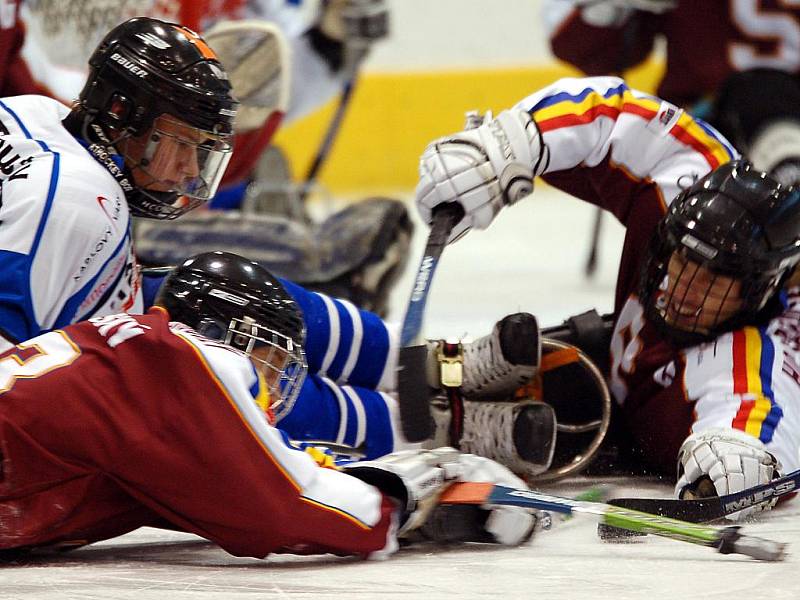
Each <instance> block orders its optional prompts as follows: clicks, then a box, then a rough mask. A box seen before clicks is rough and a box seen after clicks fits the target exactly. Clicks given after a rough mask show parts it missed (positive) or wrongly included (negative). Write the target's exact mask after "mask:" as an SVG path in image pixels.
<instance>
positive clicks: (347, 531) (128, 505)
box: [0, 309, 395, 557]
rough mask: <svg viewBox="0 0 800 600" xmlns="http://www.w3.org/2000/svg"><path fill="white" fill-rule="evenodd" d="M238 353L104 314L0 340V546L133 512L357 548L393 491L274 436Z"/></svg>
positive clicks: (106, 525) (132, 522)
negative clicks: (7, 344)
mask: <svg viewBox="0 0 800 600" xmlns="http://www.w3.org/2000/svg"><path fill="white" fill-rule="evenodd" d="M261 383H262V379H261V377H260V376H258V374H257V373H256V371H255V369H254V368H253V366H252V363H251V362H250V360H249V359H248V358H247V357H246V356H244V355H243V354H241V353H239V352H237V351H235V350H232V349H231V348H229V347H227V346H224V345H222V344H220V343H216V342H212V341H210V340H206V339H204V338H201V337H199V336H197V334H195V333H194V332H192V331H191V330H188V329H187V328H185V327H183V326H181V325H178V324H175V323H172V324H170V323H168V317H167V315H166V313H165V312H164V311H163V310H161V309H153V310H152V311H151V312H150V313H149V314H148V315H144V316H129V315H113V316H110V317H104V318H100V319H94V320H92V321H89V322H83V323H80V324H77V325H72V326H69V327H67V328H65V329H64V330H56V331H53V332H50V333H47V334H44V335H42V336H39V337H37V338H34V339H32V340H30V341H28V342H26V343H24V344H21V345H19V346H17V347H16V348H14V349H11V350H9V351H8V352H6V353H4V354H2V355H0V392H1V393H0V449H1V450H2V479H0V548H16V547H25V546H41V545H49V544H81V543H88V542H93V541H97V540H101V539H106V538H109V537H113V536H116V535H120V534H123V533H125V532H128V531H131V530H133V529H136V528H138V527H140V526H144V525H151V526H159V525H163V526H166V527H170V528H176V529H180V530H183V531H187V532H191V533H195V534H197V535H199V536H202V537H204V538H207V539H209V540H211V541H213V542H216V543H217V544H219V545H220V546H221V547H222V548H224V549H225V550H227V551H228V552H230V553H232V554H235V555H241V556H255V557H263V556H265V555H266V554H268V553H270V552H275V551H279V550H281V549H286V548H290V549H292V550H293V551H299V552H303V553H305V552H333V553H339V554H368V553H370V552H373V551H378V550H382V549H384V548H385V547H386V546H387V543H391V544H394V543H395V542H394V539H393V538H392V537H391V533H390V532H391V530H392V529H391V527H390V524H391V521H392V520H393V515H392V511H393V508H392V507H393V503H392V502H391V501H389V500H388V499H386V498H385V497H383V496H382V495H381V493H380V492H379V491H378V490H377V489H375V488H373V487H371V486H369V485H367V484H365V483H363V482H362V481H360V480H357V479H355V478H353V477H350V476H348V475H346V474H344V473H343V472H340V471H338V470H335V469H330V468H322V467H320V466H319V465H318V464H317V463H316V462H314V460H312V458H311V456H310V455H309V454H307V453H305V452H303V451H300V450H297V449H295V448H293V447H291V446H290V444H289V443H288V442H287V441H286V439H285V437H284V435H283V433H282V432H281V431H279V430H277V429H275V428H273V427H271V426H270V425H269V424H268V422H267V420H266V418H265V416H264V411H263V410H262V408H261V407H260V406H259V403H260V404H262V405H263V404H265V402H266V397H265V394H266V392H265V391H264V387H262V384H261Z"/></svg>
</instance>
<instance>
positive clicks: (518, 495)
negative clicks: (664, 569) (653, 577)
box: [440, 483, 786, 561]
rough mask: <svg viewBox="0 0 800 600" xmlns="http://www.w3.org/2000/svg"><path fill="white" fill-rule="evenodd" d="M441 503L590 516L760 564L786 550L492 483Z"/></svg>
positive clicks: (455, 491) (456, 491) (730, 530)
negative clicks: (490, 505) (742, 556)
mask: <svg viewBox="0 0 800 600" xmlns="http://www.w3.org/2000/svg"><path fill="white" fill-rule="evenodd" d="M440 503H442V504H498V505H509V506H522V507H527V508H535V509H539V510H547V511H552V512H558V513H564V514H568V515H572V514H588V515H591V516H592V517H593V518H594V519H595V520H596V521H597V522H598V523H600V524H603V525H610V526H612V527H618V528H621V529H627V530H630V531H635V532H638V533H649V534H652V535H658V536H661V537H666V538H669V539H673V540H679V541H684V542H689V543H692V544H699V545H701V546H708V547H711V548H716V549H717V551H718V552H720V553H722V554H744V555H746V556H750V557H751V558H755V559H757V560H766V561H778V560H782V559H783V556H784V553H785V547H786V544H783V543H781V542H774V541H771V540H766V539H763V538H758V537H753V536H748V535H744V534H742V533H740V532H739V527H737V526H731V527H723V528H717V527H709V526H707V525H698V524H696V523H687V522H686V521H678V520H677V519H670V518H667V517H660V516H658V515H652V514H648V513H643V512H640V511H636V510H629V509H627V508H620V507H618V506H612V505H610V504H603V503H600V502H585V501H580V500H572V499H570V498H563V497H561V496H551V495H548V494H542V493H539V492H534V491H530V490H524V489H515V488H511V487H506V486H502V485H493V484H491V483H456V484H454V485H452V486H450V488H448V489H447V490H445V492H444V494H443V495H442V497H441V499H440Z"/></svg>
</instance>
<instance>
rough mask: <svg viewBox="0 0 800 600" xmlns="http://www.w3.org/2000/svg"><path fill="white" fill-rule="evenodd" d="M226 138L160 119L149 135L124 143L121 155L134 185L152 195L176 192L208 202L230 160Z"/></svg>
mask: <svg viewBox="0 0 800 600" xmlns="http://www.w3.org/2000/svg"><path fill="white" fill-rule="evenodd" d="M230 150H231V149H230V144H229V143H228V139H227V137H226V136H216V135H213V134H211V133H209V132H207V131H203V130H201V129H197V128H196V127H192V126H191V125H189V124H187V123H185V122H184V121H181V120H180V119H177V118H176V117H173V116H171V115H161V116H160V117H158V118H157V119H156V120H155V121H154V123H153V127H152V128H151V129H150V131H149V132H147V133H146V134H143V135H141V136H139V137H135V138H129V139H127V140H125V146H124V149H123V151H124V154H125V159H126V161H127V163H128V166H129V167H130V168H131V171H132V173H133V180H134V182H135V183H136V185H137V186H138V187H140V188H143V189H145V190H149V191H153V192H178V193H180V194H185V195H187V196H190V197H197V198H203V199H208V198H209V197H211V196H213V194H214V192H215V191H216V186H217V184H218V183H219V179H221V177H222V174H223V173H224V171H225V167H226V166H227V163H228V160H229V158H230Z"/></svg>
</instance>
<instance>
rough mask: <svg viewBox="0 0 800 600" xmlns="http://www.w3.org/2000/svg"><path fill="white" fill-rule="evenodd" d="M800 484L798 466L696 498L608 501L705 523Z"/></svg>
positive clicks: (781, 493)
mask: <svg viewBox="0 0 800 600" xmlns="http://www.w3.org/2000/svg"><path fill="white" fill-rule="evenodd" d="M799 485H800V470H798V471H793V472H792V473H789V474H788V475H784V476H783V477H779V478H778V479H773V480H772V481H770V482H768V483H763V484H761V485H757V486H755V487H751V488H747V489H746V490H742V491H741V492H733V493H732V494H725V495H724V496H719V497H713V498H701V499H699V500H677V499H675V498H614V499H612V500H609V501H608V503H609V504H613V505H614V506H620V507H622V508H630V509H632V510H641V511H644V512H649V513H653V514H656V515H661V516H664V517H672V518H673V519H681V520H683V521H689V522H691V523H705V522H708V521H715V520H716V519H721V518H722V517H724V516H726V515H730V514H732V513H735V512H738V511H740V510H742V509H745V508H749V507H751V506H754V505H756V504H760V503H762V502H765V501H767V500H771V499H772V498H780V497H781V496H785V495H786V494H791V493H792V492H796V491H797V488H798V486H799Z"/></svg>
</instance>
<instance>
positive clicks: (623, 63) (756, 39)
mask: <svg viewBox="0 0 800 600" xmlns="http://www.w3.org/2000/svg"><path fill="white" fill-rule="evenodd" d="M563 4H564V0H549V1H548V2H547V3H546V5H545V6H546V10H548V11H552V12H553V13H555V14H552V15H551V19H552V21H551V22H552V25H553V30H552V32H551V35H550V44H551V48H552V50H553V53H554V54H555V55H556V56H557V57H558V58H560V59H562V60H565V61H566V62H568V63H570V64H572V65H575V66H576V67H578V68H579V69H581V70H582V71H584V72H585V73H586V74H588V75H606V74H612V73H621V72H622V71H624V70H626V69H628V68H630V67H632V66H634V65H637V64H639V63H640V62H642V61H643V60H644V59H645V58H646V57H647V56H648V54H649V53H650V51H651V50H652V48H653V44H654V41H655V39H656V37H657V36H659V35H663V36H664V38H665V39H666V52H667V68H666V73H665V76H664V79H663V80H662V81H661V83H660V85H659V88H658V95H659V96H660V97H662V98H664V99H665V100H669V101H671V102H674V103H676V104H678V105H681V106H690V105H692V104H693V103H695V102H697V101H698V100H700V99H702V98H703V97H704V96H710V95H713V94H715V93H716V92H717V90H718V89H719V87H720V85H721V84H722V82H723V81H724V80H725V79H726V78H727V77H728V75H730V74H731V73H733V72H735V71H744V70H748V69H753V68H758V67H764V68H773V69H779V70H783V71H787V72H789V73H800V7H798V6H796V5H795V4H794V3H787V2H781V1H779V0H731V1H729V2H728V1H723V0H705V1H699V2H698V1H686V0H682V1H680V2H678V6H677V7H676V8H675V9H674V10H671V11H667V12H665V13H663V14H654V13H649V12H643V11H642V12H637V13H635V14H634V15H633V16H631V17H629V18H628V19H626V20H625V21H624V22H622V23H620V24H617V25H614V26H609V27H598V26H594V25H590V24H588V23H586V22H585V21H584V20H583V19H582V17H581V15H580V12H579V10H578V9H574V10H572V11H571V12H564V11H563V8H562V7H561V6H559V5H563Z"/></svg>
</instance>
